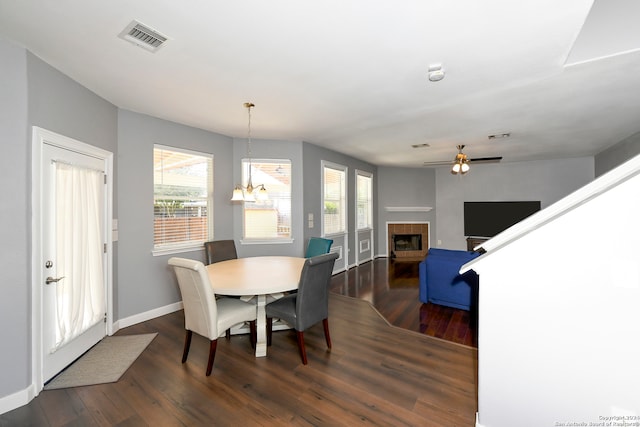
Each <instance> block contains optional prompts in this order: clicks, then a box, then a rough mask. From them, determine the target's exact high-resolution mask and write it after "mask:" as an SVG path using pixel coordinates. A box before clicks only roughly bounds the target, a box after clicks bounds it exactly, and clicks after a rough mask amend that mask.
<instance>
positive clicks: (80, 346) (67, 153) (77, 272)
mask: <svg viewBox="0 0 640 427" xmlns="http://www.w3.org/2000/svg"><path fill="white" fill-rule="evenodd" d="M41 165H42V166H41V171H40V173H41V177H42V180H41V182H42V184H41V199H42V200H41V203H42V205H41V219H42V251H41V253H42V259H41V264H40V268H41V269H42V274H41V277H42V283H41V286H42V291H41V292H42V294H41V295H42V374H43V380H44V382H47V381H48V380H49V379H51V378H53V377H54V376H55V375H56V374H57V373H58V372H60V371H61V370H62V369H64V368H65V367H66V366H67V365H69V364H70V363H72V362H73V361H74V360H75V359H76V358H78V357H79V356H80V355H82V354H83V353H84V352H85V351H87V350H88V349H89V348H91V347H92V346H93V345H94V344H96V343H97V342H98V341H100V340H101V339H102V338H103V337H104V336H105V335H106V303H107V298H106V295H107V292H106V289H107V288H106V284H107V281H106V280H105V270H106V268H105V267H106V266H105V264H106V260H107V257H106V245H105V243H106V241H107V240H106V236H107V233H106V227H105V194H106V189H105V187H106V185H105V179H104V170H105V160H104V159H101V158H96V157H93V156H90V155H86V154H82V153H79V152H77V151H74V150H72V149H66V148H61V147H60V146H58V145H56V144H55V143H49V142H48V141H44V143H43V145H42V162H41Z"/></svg>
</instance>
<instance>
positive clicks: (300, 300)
mask: <svg viewBox="0 0 640 427" xmlns="http://www.w3.org/2000/svg"><path fill="white" fill-rule="evenodd" d="M336 258H338V254H337V253H329V254H323V255H318V256H315V257H312V258H308V259H307V260H306V261H305V263H304V267H302V272H301V273H300V283H299V284H298V293H297V297H296V325H295V328H296V330H298V331H304V330H305V329H307V328H308V327H310V326H313V325H315V324H316V323H318V322H319V321H321V320H323V319H326V318H327V317H329V283H330V281H331V274H332V273H333V264H334V263H335V261H336Z"/></svg>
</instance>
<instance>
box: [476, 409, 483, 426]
mask: <svg viewBox="0 0 640 427" xmlns="http://www.w3.org/2000/svg"><path fill="white" fill-rule="evenodd" d="M476 427H484V426H483V425H482V424H480V421H479V418H478V413H477V412H476Z"/></svg>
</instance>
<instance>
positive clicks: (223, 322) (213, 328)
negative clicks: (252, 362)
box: [169, 257, 256, 376]
mask: <svg viewBox="0 0 640 427" xmlns="http://www.w3.org/2000/svg"><path fill="white" fill-rule="evenodd" d="M169 265H170V266H172V267H173V269H174V271H175V273H176V277H177V278H178V286H179V287H180V293H181V294H182V303H183V305H184V324H185V325H184V326H185V329H186V330H187V334H186V337H185V341H184V352H183V354H182V363H185V362H186V361H187V356H188V355H189V347H190V346H191V336H192V334H193V332H195V333H197V334H198V335H202V336H203V337H206V338H208V339H209V340H210V346H209V361H208V363H207V371H206V373H207V376H209V375H211V371H212V369H213V360H214V358H215V356H216V347H217V344H218V338H219V337H220V336H222V335H223V334H224V333H225V331H226V330H228V329H229V328H231V327H232V326H235V325H237V324H240V323H244V322H249V329H250V340H251V344H252V346H253V345H255V340H256V306H255V305H254V304H250V303H246V302H244V301H241V300H239V299H237V298H225V297H222V298H217V299H216V296H215V294H214V292H213V288H212V287H211V284H210V282H209V276H208V275H207V271H206V268H205V266H204V264H203V263H202V262H200V261H196V260H192V259H187V258H177V257H173V258H170V259H169Z"/></svg>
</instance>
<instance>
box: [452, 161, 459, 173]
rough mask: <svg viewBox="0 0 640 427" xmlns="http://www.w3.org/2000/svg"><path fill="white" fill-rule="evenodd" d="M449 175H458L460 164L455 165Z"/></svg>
mask: <svg viewBox="0 0 640 427" xmlns="http://www.w3.org/2000/svg"><path fill="white" fill-rule="evenodd" d="M451 173H453V174H456V173H460V163H455V164H454V165H453V167H452V168H451Z"/></svg>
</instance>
